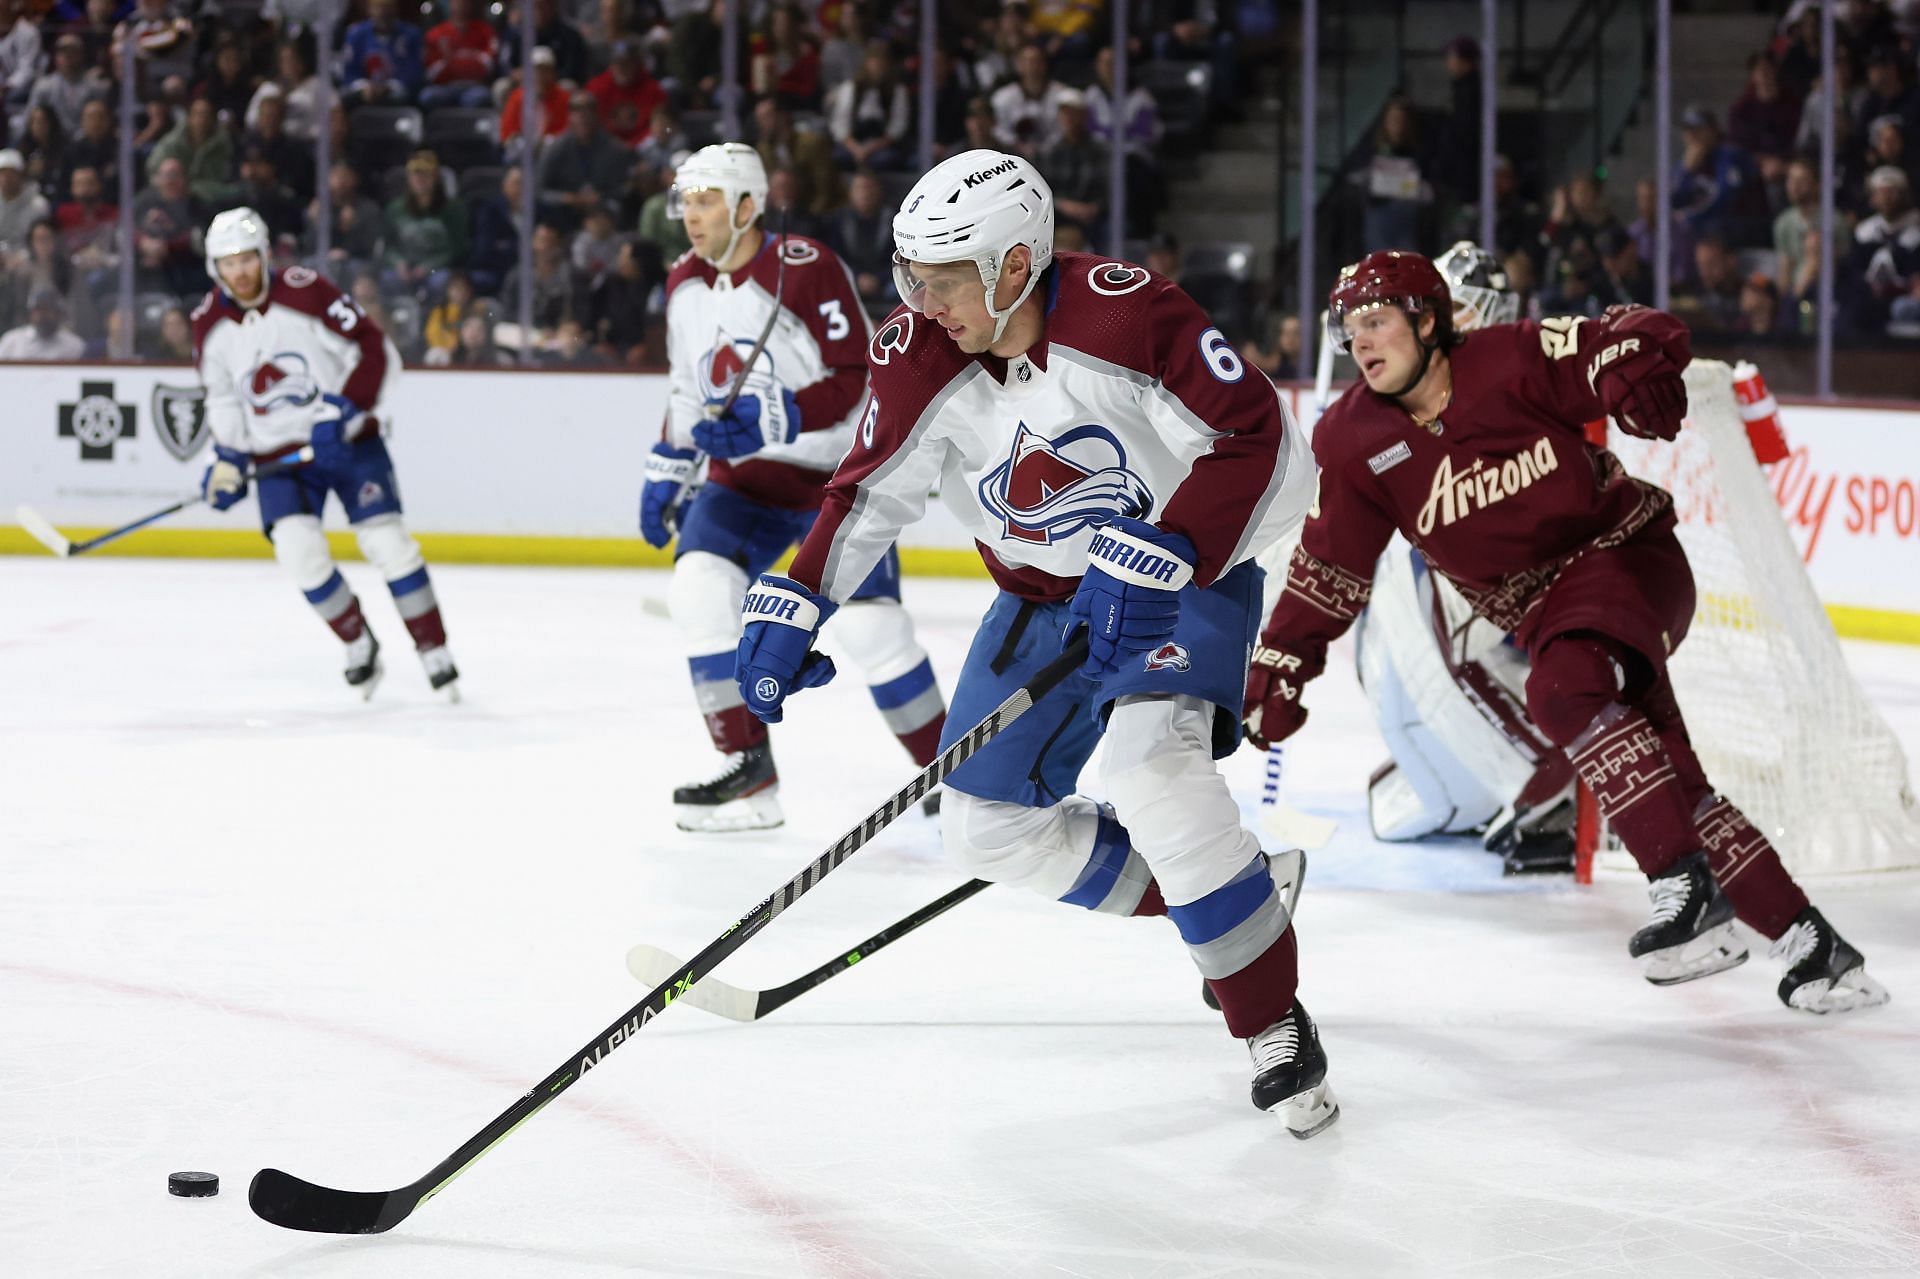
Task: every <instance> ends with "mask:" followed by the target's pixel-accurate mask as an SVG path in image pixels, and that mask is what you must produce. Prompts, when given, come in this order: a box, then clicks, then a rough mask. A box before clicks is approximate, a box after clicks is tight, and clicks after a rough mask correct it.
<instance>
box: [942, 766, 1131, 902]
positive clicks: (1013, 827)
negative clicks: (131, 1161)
mask: <svg viewBox="0 0 1920 1279" xmlns="http://www.w3.org/2000/svg"><path fill="white" fill-rule="evenodd" d="M1099 826H1100V810H1099V809H1098V808H1096V807H1094V805H1093V803H1092V801H1090V800H1087V799H1083V798H1081V797H1080V796H1077V795H1074V796H1069V797H1068V798H1066V799H1064V800H1062V801H1061V802H1060V803H1058V804H1055V805H1054V806H1053V807H1051V808H1028V807H1026V806H1025V805H1022V804H1010V803H1008V802H1006V801H1005V800H999V799H980V798H978V797H977V796H973V795H967V794H963V793H961V792H959V791H953V790H950V791H947V792H946V795H945V798H943V799H942V800H941V801H940V837H941V841H942V843H943V844H944V845H945V847H946V851H947V856H948V857H949V858H951V859H952V860H953V862H954V863H955V864H956V865H957V866H959V867H960V869H961V870H963V871H965V872H966V873H968V874H970V875H973V876H974V877H976V878H978V879H990V880H992V881H993V882H994V883H996V884H1012V885H1015V886H1017V887H1020V888H1027V889H1031V890H1033V891H1035V892H1038V893H1040V894H1042V895H1043V896H1047V897H1054V898H1058V897H1060V896H1063V895H1064V894H1065V893H1067V892H1068V891H1069V890H1071V889H1072V887H1073V885H1074V883H1075V882H1076V881H1077V880H1078V879H1079V878H1080V874H1081V872H1082V871H1084V870H1085V869H1086V865H1087V858H1088V857H1089V856H1090V855H1091V854H1092V852H1093V844H1094V839H1095V837H1096V835H1097V834H1098V832H1099Z"/></svg>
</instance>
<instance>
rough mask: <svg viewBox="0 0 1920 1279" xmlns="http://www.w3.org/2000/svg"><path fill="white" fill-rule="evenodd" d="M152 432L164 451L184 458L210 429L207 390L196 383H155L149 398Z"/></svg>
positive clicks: (194, 449)
mask: <svg viewBox="0 0 1920 1279" xmlns="http://www.w3.org/2000/svg"><path fill="white" fill-rule="evenodd" d="M150 407H151V408H152V410H153V433H154V434H155V435H157V436H159V437H160V443H161V445H162V447H164V448H165V449H166V450H167V452H169V453H171V454H173V455H174V456H175V457H177V458H179V459H180V460H181V461H182V462H185V461H187V460H188V459H189V458H191V457H192V456H193V455H194V454H195V453H198V452H199V451H200V449H201V447H202V446H203V445H205V444H206V442H207V437H208V436H209V435H211V434H212V433H213V432H212V430H211V428H209V427H208V426H207V392H206V390H205V388H203V387H198V386H167V385H165V384H164V383H160V384H156V385H155V386H154V388H153V397H152V400H151V401H150Z"/></svg>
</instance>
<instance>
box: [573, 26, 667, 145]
mask: <svg viewBox="0 0 1920 1279" xmlns="http://www.w3.org/2000/svg"><path fill="white" fill-rule="evenodd" d="M587 92H588V93H589V94H591V95H592V97H593V100H594V103H595V104H596V109H597V110H598V112H599V115H600V125H601V127H602V128H604V129H605V130H606V131H607V133H608V134H610V135H611V136H612V137H613V138H614V140H615V141H617V142H619V143H620V145H621V146H623V147H626V148H628V149H629V150H631V149H633V148H634V147H637V146H639V145H640V143H641V142H643V141H645V140H646V137H647V134H648V132H649V131H650V130H651V128H652V127H653V119H654V115H655V113H656V112H657V111H658V110H659V109H660V108H661V107H662V106H664V105H665V104H666V101H667V91H666V90H665V89H662V88H661V87H660V82H659V81H658V80H655V79H654V78H653V75H652V74H651V73H650V72H649V71H648V70H647V64H646V62H645V60H644V59H642V58H641V56H640V46H639V45H638V44H637V43H635V42H634V41H632V40H622V41H620V42H618V43H617V44H615V45H614V46H613V60H612V61H611V62H609V63H608V64H607V69H606V70H605V71H602V72H601V73H600V74H599V75H597V76H595V77H594V78H593V79H591V80H589V81H587Z"/></svg>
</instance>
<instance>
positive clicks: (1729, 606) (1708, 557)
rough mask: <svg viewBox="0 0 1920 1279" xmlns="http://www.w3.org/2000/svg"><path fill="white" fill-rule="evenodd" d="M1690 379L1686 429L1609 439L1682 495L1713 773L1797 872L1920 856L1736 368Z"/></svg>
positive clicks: (1691, 725) (1692, 644) (1705, 370)
mask: <svg viewBox="0 0 1920 1279" xmlns="http://www.w3.org/2000/svg"><path fill="white" fill-rule="evenodd" d="M1686 378H1687V398H1688V422H1687V428H1686V429H1685V430H1683V431H1682V432H1681V433H1680V437H1679V438H1678V439H1677V440H1675V441H1673V442H1672V443H1670V444H1669V443H1658V442H1653V441H1647V440H1639V439H1634V438H1632V437H1629V436H1625V435H1623V434H1622V433H1620V432H1618V431H1615V432H1614V433H1613V435H1612V438H1611V440H1610V441H1609V444H1608V447H1609V448H1611V449H1612V450H1613V452H1614V453H1615V454H1616V455H1617V456H1618V457H1619V458H1620V460H1621V462H1622V463H1623V464H1624V465H1625V466H1626V468H1627V469H1628V470H1629V471H1631V472H1632V473H1633V474H1634V475H1637V476H1639V477H1641V478H1642V479H1645V480H1648V481H1651V482H1652V483H1655V484H1658V485H1660V487H1662V488H1664V489H1666V490H1667V491H1668V492H1670V493H1672V494H1673V500H1674V508H1675V512H1676V514H1677V515H1678V516H1679V520H1680V541H1681V543H1682V545H1684V546H1685V547H1686V551H1687V558H1688V560H1689V561H1690V562H1691V564H1692V566H1693V574H1694V580H1695V586H1696V589H1697V591H1698V596H1699V602H1698V605H1697V607H1696V610H1695V613H1694V618H1693V628H1692V631H1691V632H1690V633H1689V635H1688V636H1687V639H1686V642H1685V643H1684V644H1682V645H1681V646H1680V649H1679V651H1678V652H1677V653H1676V654H1675V655H1674V657H1673V661H1672V664H1671V669H1672V672H1673V682H1674V689H1675V691H1676V693H1677V694H1678V696H1679V700H1680V709H1681V711H1682V713H1684V714H1685V716H1686V718H1687V726H1688V729H1689V730H1690V732H1691V733H1692V736H1693V743H1694V748H1695V749H1696V750H1697V751H1698V753H1699V755H1700V760H1701V762H1702V763H1703V764H1704V765H1705V766H1706V770H1707V776H1708V778H1709V779H1710V780H1711V781H1712V782H1713V783H1714V786H1715V788H1716V789H1718V790H1719V791H1720V792H1721V793H1722V794H1724V795H1726V796H1727V797H1728V798H1729V799H1731V800H1733V802H1734V803H1736V804H1737V805H1739V806H1740V808H1741V809H1743V810H1744V811H1745V812H1746V814H1747V815H1748V817H1750V818H1751V819H1752V820H1753V822H1754V824H1755V825H1756V826H1758V827H1759V828H1760V829H1761V830H1763V831H1765V832H1766V834H1767V837H1768V838H1769V839H1771V840H1772V841H1773V843H1774V846H1775V847H1777V848H1778V849H1779V850H1780V855H1781V857H1782V859H1783V860H1784V861H1785V862H1786V864H1787V866H1788V867H1789V869H1791V870H1793V871H1794V872H1795V873H1796V874H1824V873H1839V872H1855V871H1872V870H1891V869H1895V868H1899V867H1909V866H1920V806H1916V804H1915V800H1914V792H1913V788H1912V783H1911V780H1910V776H1909V774H1908V771H1907V759H1906V755H1905V753H1904V752H1903V751H1902V750H1901V748H1900V743H1899V740H1898V739H1897V738H1895V737H1894V735H1893V732H1892V730H1890V729H1889V728H1888V727H1887V724H1886V721H1884V720H1883V719H1881V717H1880V715H1879V713H1878V712H1876V711H1875V710H1874V708H1873V705H1872V703H1870V702H1869V701H1868V700H1867V697H1866V694H1865V693H1864V692H1862V690H1861V688H1860V685H1859V684H1858V683H1857V682H1856V681H1855V680H1854V678H1853V675H1852V673H1851V672H1849V671H1848V669H1847V664H1846V659H1845V657H1844V656H1843V655H1842V653H1841V650H1840V641H1839V639H1838V637H1837V636H1836V635H1835V634H1834V630H1833V623H1832V622H1831V621H1830V620H1829V619H1828V617H1827V613H1826V610H1825V609H1824V608H1822V607H1821V604H1820V600H1819V598H1818V596H1816V595H1815V594H1814V590H1813V583H1812V581H1811V580H1810V579H1809V578H1808V576H1807V572H1806V568H1805V566H1804V565H1803V563H1802V561H1801V558H1800V552H1799V550H1798V549H1797V548H1796V547H1795V545H1794V542H1793V538H1792V536H1791V535H1790V533H1789V532H1788V530H1787V525H1786V521H1785V519H1784V518H1783V517H1782V515H1781V513H1780V508H1779V506H1778V504H1777V503H1776V502H1775V500H1774V495H1773V491H1772V489H1771V488H1770V487H1769V483H1768V478H1767V474H1766V472H1765V471H1764V470H1763V469H1762V468H1761V466H1760V464H1759V463H1758V462H1757V461H1755V459H1754V454H1753V449H1752V446H1751V445H1750V444H1749V443H1748V438H1747V432H1746V425H1745V423H1744V421H1743V420H1742V417H1741V411H1740V405H1739V403H1738V401H1737V400H1736V398H1735V395H1734V375H1733V370H1732V369H1730V368H1729V367H1728V366H1727V365H1725V364H1722V363H1720V362H1719V361H1716V360H1695V361H1694V362H1693V364H1692V365H1690V366H1689V367H1688V369H1687V373H1686ZM1785 426H1786V429H1787V431H1788V433H1789V438H1791V432H1792V430H1793V422H1792V420H1791V419H1788V420H1787V421H1786V422H1785Z"/></svg>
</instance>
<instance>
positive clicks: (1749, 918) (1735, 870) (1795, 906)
mask: <svg viewBox="0 0 1920 1279" xmlns="http://www.w3.org/2000/svg"><path fill="white" fill-rule="evenodd" d="M1693 820H1694V824H1695V825H1696V826H1698V827H1699V829H1700V838H1701V839H1702V840H1704V841H1705V842H1706V845H1707V863H1708V864H1709V865H1710V866H1712V868H1713V877H1714V878H1715V879H1717V880H1719V881H1720V891H1721V892H1724V893H1725V894H1726V895H1727V900H1728V901H1730V902H1732V903H1733V911H1734V914H1736V915H1738V916H1739V917H1740V922H1741V923H1743V924H1745V925H1746V926H1747V927H1749V928H1752V929H1754V930H1755V931H1756V932H1758V933H1760V934H1761V935H1762V936H1764V937H1766V938H1767V939H1768V940H1769V941H1771V940H1773V939H1774V938H1776V937H1778V936H1780V934H1781V933H1784V932H1786V931H1787V925H1789V924H1791V923H1792V922H1793V921H1794V918H1795V917H1796V916H1798V915H1799V914H1800V912H1801V911H1803V910H1805V909H1806V908H1807V895H1806V894H1805V893H1804V892H1802V891H1801V890H1800V885H1798V884H1796V883H1794V882H1793V876H1792V875H1789V874H1788V873H1787V868H1786V867H1785V866H1783V865H1781V864H1780V854H1779V853H1778V852H1777V851H1775V849H1774V847H1773V845H1772V844H1771V843H1770V842H1768V840H1767V837H1766V836H1765V835H1762V834H1761V833H1760V832H1759V830H1758V829H1757V828H1756V827H1755V826H1754V824H1753V823H1752V822H1750V821H1748V820H1747V815H1746V814H1745V813H1743V812H1741V811H1740V810H1739V809H1737V808H1735V807H1734V806H1733V805H1732V804H1730V803H1728V802H1727V801H1726V800H1725V799H1722V798H1721V797H1720V796H1718V795H1709V796H1708V797H1707V798H1706V799H1705V800H1703V801H1702V802H1701V804H1700V807H1699V808H1698V809H1697V810H1696V811H1695V812H1694V818H1693Z"/></svg>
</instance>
